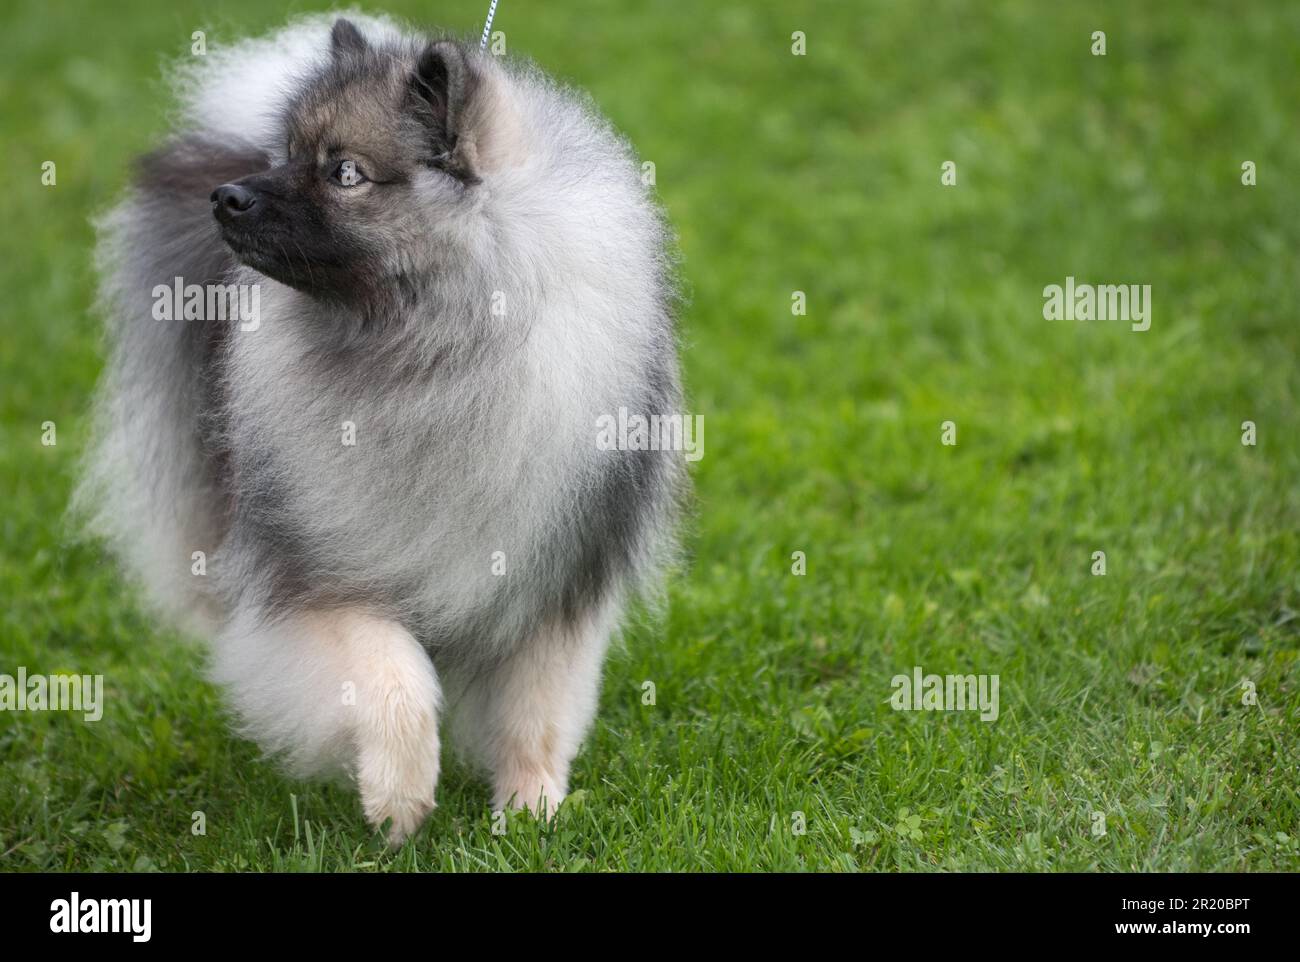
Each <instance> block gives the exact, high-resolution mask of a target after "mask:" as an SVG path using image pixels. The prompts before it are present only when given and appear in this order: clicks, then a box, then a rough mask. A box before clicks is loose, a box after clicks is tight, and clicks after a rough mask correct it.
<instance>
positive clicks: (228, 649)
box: [214, 609, 441, 844]
mask: <svg viewBox="0 0 1300 962" xmlns="http://www.w3.org/2000/svg"><path fill="white" fill-rule="evenodd" d="M214 674H215V676H216V679H217V680H218V681H219V682H222V683H223V684H224V685H225V686H226V687H227V689H228V691H229V693H230V696H231V698H232V700H233V701H234V703H235V707H236V708H237V710H238V712H239V714H240V716H241V718H242V720H243V722H244V729H245V731H246V733H247V734H249V735H251V736H252V737H253V738H254V739H255V740H256V741H257V742H258V743H259V744H260V745H261V746H262V747H263V748H264V749H266V750H267V751H268V752H271V753H274V754H277V755H282V756H284V757H285V758H286V759H287V760H288V762H289V763H290V766H291V768H292V769H293V770H294V771H295V772H297V773H299V774H303V775H307V774H314V773H318V772H321V771H323V770H326V769H329V768H331V767H338V766H340V765H341V766H342V767H344V768H346V769H347V770H349V771H350V772H352V773H353V774H354V775H355V776H356V779H357V782H358V784H359V786H360V789H361V801H362V804H363V806H364V808H365V813H366V818H367V819H369V821H370V823H371V824H372V825H374V826H375V827H376V828H378V827H379V826H381V825H382V824H383V823H384V821H386V820H388V819H391V820H392V822H391V826H390V828H389V833H388V837H389V841H390V842H392V843H393V844H397V843H399V842H401V840H402V839H404V838H405V837H406V836H407V835H409V834H410V833H411V832H413V831H414V830H415V829H416V828H418V827H419V825H420V823H421V822H423V821H424V818H425V816H426V815H428V814H429V812H430V811H432V809H433V806H434V788H435V786H436V784H437V781H438V765H439V743H438V723H437V722H438V716H437V713H438V707H439V702H440V699H441V691H440V689H439V685H438V678H437V675H436V674H435V672H434V669H433V663H432V662H431V661H430V660H429V656H428V655H427V654H426V653H425V651H424V649H422V648H421V647H420V645H419V643H418V642H416V640H415V639H414V638H413V637H412V636H411V634H410V633H409V632H408V631H407V630H406V629H405V628H403V627H402V626H401V625H400V624H398V623H397V622H395V621H391V620H389V619H386V618H382V617H379V616H377V615H374V614H371V613H369V612H365V611H360V610H356V609H339V610H332V611H319V612H313V613H310V614H304V615H298V616H294V617H292V618H287V619H282V620H280V621H277V622H274V623H272V624H266V623H263V622H257V621H255V620H254V619H252V618H248V617H246V618H243V619H239V620H237V621H236V623H235V624H233V625H232V626H231V627H230V628H229V629H228V630H227V631H225V632H224V633H223V634H222V636H221V637H220V638H219V639H218V641H217V644H216V646H215V659H214Z"/></svg>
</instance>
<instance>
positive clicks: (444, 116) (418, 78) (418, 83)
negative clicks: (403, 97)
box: [410, 40, 479, 181]
mask: <svg viewBox="0 0 1300 962" xmlns="http://www.w3.org/2000/svg"><path fill="white" fill-rule="evenodd" d="M478 88H479V77H478V75H477V73H476V72H475V70H474V67H473V66H472V65H471V64H470V62H469V57H468V56H466V54H465V50H464V48H463V47H461V45H460V44H458V43H455V42H453V41H450V40H438V41H434V42H433V43H430V44H429V45H428V46H426V47H425V48H424V49H423V50H422V51H420V55H419V56H418V57H417V58H416V63H415V73H414V74H412V75H411V80H410V89H411V95H412V98H413V101H414V103H415V105H416V111H417V114H418V115H419V117H420V118H421V120H422V121H423V122H424V124H425V126H426V127H427V128H428V130H429V138H430V144H431V147H432V150H433V155H434V156H433V161H434V163H435V164H436V165H437V166H439V167H441V168H443V169H444V170H446V171H447V172H448V173H451V174H453V175H455V176H457V177H460V178H461V179H462V180H467V181H473V180H476V179H477V176H476V172H475V170H474V149H473V140H474V138H473V137H472V136H467V134H470V133H471V132H470V131H468V130H467V126H468V125H467V120H468V118H469V116H470V114H471V108H472V106H473V103H474V98H475V94H476V92H477V91H478Z"/></svg>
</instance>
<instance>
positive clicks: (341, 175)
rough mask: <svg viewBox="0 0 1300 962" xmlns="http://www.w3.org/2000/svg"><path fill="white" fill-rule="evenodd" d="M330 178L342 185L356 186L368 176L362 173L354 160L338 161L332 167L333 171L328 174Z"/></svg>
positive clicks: (367, 178) (362, 182)
mask: <svg viewBox="0 0 1300 962" xmlns="http://www.w3.org/2000/svg"><path fill="white" fill-rule="evenodd" d="M330 179H331V180H333V181H334V182H335V183H337V184H340V185H342V186H344V187H356V186H357V185H358V184H364V183H365V182H366V181H368V180H369V179H370V178H369V177H367V176H366V175H365V174H364V173H362V171H361V168H360V167H358V166H357V165H356V162H355V161H351V160H344V161H340V162H339V165H338V166H337V167H335V168H334V173H332V174H330Z"/></svg>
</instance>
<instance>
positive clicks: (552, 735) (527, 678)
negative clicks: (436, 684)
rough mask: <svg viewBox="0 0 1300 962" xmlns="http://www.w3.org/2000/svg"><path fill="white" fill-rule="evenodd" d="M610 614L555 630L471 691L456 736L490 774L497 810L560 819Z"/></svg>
mask: <svg viewBox="0 0 1300 962" xmlns="http://www.w3.org/2000/svg"><path fill="white" fill-rule="evenodd" d="M613 614H614V612H613V607H612V606H610V607H608V608H606V609H605V610H603V611H600V612H598V613H592V614H589V615H587V616H584V617H582V618H580V619H578V620H577V621H574V622H567V623H561V624H554V625H550V626H548V627H547V628H545V629H543V630H541V631H539V632H537V633H536V634H535V635H534V636H533V637H531V638H530V639H528V640H527V641H526V642H525V643H524V644H523V645H522V646H521V647H520V648H519V649H517V650H516V651H515V652H514V653H513V654H511V655H510V656H509V657H508V658H507V659H505V660H504V661H503V662H501V663H499V664H497V665H494V666H493V667H492V668H491V669H490V670H486V671H482V672H480V673H478V674H477V675H476V676H475V677H474V678H473V680H472V681H470V682H469V684H468V685H467V686H466V688H465V691H464V693H463V695H462V700H461V702H460V704H459V705H458V706H457V713H456V714H457V719H456V722H455V724H456V726H457V737H458V739H460V740H462V741H463V742H464V743H466V744H467V747H468V748H469V749H470V751H471V753H472V754H473V755H474V756H476V757H477V758H478V760H480V761H481V762H483V763H484V764H485V765H486V766H487V768H488V769H489V771H490V772H491V773H492V781H493V796H492V797H493V805H494V807H496V808H498V809H504V808H507V807H515V808H522V807H527V808H528V809H529V810H530V811H532V812H533V813H534V814H540V813H542V812H545V813H546V814H547V816H548V817H549V816H551V815H554V814H555V810H556V808H557V807H558V806H559V804H560V802H561V801H562V800H563V799H564V796H565V794H566V793H567V791H568V781H569V765H570V763H572V761H573V758H574V756H575V755H577V753H578V747H579V745H580V744H581V742H582V738H583V736H584V735H585V734H586V732H587V728H588V726H589V725H590V724H591V720H592V717H593V716H594V715H595V712H596V703H597V700H598V698H599V695H600V670H601V664H602V662H603V661H604V656H605V649H606V647H607V644H608V641H609V635H610V631H611V630H612V627H613Z"/></svg>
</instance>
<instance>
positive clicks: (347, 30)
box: [330, 17, 367, 58]
mask: <svg viewBox="0 0 1300 962" xmlns="http://www.w3.org/2000/svg"><path fill="white" fill-rule="evenodd" d="M366 48H367V44H366V38H365V37H363V36H362V35H361V31H360V30H358V29H357V25H356V24H355V23H353V22H352V21H351V20H347V19H345V18H342V17H340V18H339V19H338V20H335V21H334V29H333V30H331V31H330V52H331V53H332V54H333V55H334V56H335V57H336V58H337V57H344V56H351V55H355V54H360V53H365V52H366Z"/></svg>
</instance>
